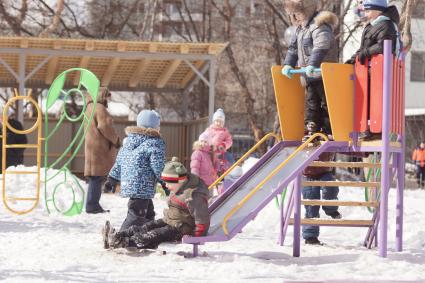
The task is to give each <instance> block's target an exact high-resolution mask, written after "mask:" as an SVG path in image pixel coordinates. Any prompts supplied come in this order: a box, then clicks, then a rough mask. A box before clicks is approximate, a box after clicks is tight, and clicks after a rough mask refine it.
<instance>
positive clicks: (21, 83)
mask: <svg viewBox="0 0 425 283" xmlns="http://www.w3.org/2000/svg"><path fill="white" fill-rule="evenodd" d="M25 60H26V56H25V53H24V52H22V51H21V52H20V53H19V82H18V83H19V95H21V96H24V95H25ZM16 108H17V109H16V112H17V113H16V114H17V115H16V118H17V119H18V121H20V122H21V123H24V103H23V100H22V99H19V100H18V101H17V104H16Z"/></svg>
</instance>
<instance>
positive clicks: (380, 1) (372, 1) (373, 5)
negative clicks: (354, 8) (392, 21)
mask: <svg viewBox="0 0 425 283" xmlns="http://www.w3.org/2000/svg"><path fill="white" fill-rule="evenodd" d="M363 7H364V9H365V10H377V11H382V12H385V11H386V10H387V8H388V3H387V0H364V1H363Z"/></svg>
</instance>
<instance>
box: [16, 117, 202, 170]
mask: <svg viewBox="0 0 425 283" xmlns="http://www.w3.org/2000/svg"><path fill="white" fill-rule="evenodd" d="M57 122H58V120H57V119H49V128H53V127H54V126H55V125H56V123H57ZM34 123H35V119H31V118H27V119H26V120H25V122H24V128H25V129H28V128H30V127H31V126H32V125H33V124H34ZM132 125H135V122H134V121H122V120H121V121H120V120H117V121H114V127H115V129H116V131H117V133H118V134H119V136H120V137H121V140H123V138H124V137H125V132H124V129H125V128H126V127H127V126H132ZM79 126H80V125H79V124H75V123H70V122H64V123H63V125H62V127H61V128H60V129H59V130H58V132H57V133H56V134H55V135H54V138H53V139H51V140H50V141H49V155H48V159H49V164H51V163H52V162H54V161H55V160H56V159H57V158H58V157H59V156H60V155H61V154H62V152H63V151H64V150H65V149H66V148H67V147H68V145H69V144H70V142H71V139H72V137H74V135H75V134H76V132H77V130H78V128H79ZM207 126H208V118H202V119H199V120H194V121H190V122H161V135H162V136H163V138H164V140H165V142H166V147H167V151H166V158H167V160H170V159H171V157H173V156H177V157H179V159H180V160H181V161H182V162H183V163H184V164H185V165H186V166H188V165H189V162H190V155H191V153H192V144H193V142H194V141H195V140H196V139H197V138H198V136H199V134H200V133H201V132H202V131H204V129H206V127H207ZM43 136H44V125H43ZM28 143H35V134H34V133H31V134H29V135H28ZM42 152H44V145H43V149H42ZM24 156H25V159H24V164H25V165H26V166H33V165H35V164H36V151H35V150H34V149H26V150H25V153H24ZM42 160H43V161H44V157H43V158H42ZM43 166H44V163H42V167H43ZM69 168H70V170H71V171H72V172H74V173H76V174H82V173H83V172H84V144H83V145H82V146H81V149H80V151H79V152H78V153H77V155H76V157H75V158H74V160H73V161H72V162H71V164H70V166H69Z"/></svg>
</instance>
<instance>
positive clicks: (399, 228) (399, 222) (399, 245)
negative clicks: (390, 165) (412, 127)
mask: <svg viewBox="0 0 425 283" xmlns="http://www.w3.org/2000/svg"><path fill="white" fill-rule="evenodd" d="M404 59H405V57H404V54H402V59H401V61H402V62H403V63H404ZM404 76H405V74H404V73H402V74H401V81H402V85H403V88H402V90H401V105H400V107H401V109H402V111H401V115H402V116H401V125H400V126H401V127H400V128H401V133H400V135H401V138H400V142H401V152H400V153H399V154H398V157H399V158H398V164H397V165H398V166H397V196H396V247H395V249H396V251H398V252H401V251H402V250H403V211H404V207H403V204H404V201H403V200H404V195H403V194H404V185H405V184H404V182H405V176H404V175H405V171H404V164H405V159H406V147H405V144H406V135H405V134H404V127H405V116H404V106H405V99H406V98H405V94H404V80H405V77H404Z"/></svg>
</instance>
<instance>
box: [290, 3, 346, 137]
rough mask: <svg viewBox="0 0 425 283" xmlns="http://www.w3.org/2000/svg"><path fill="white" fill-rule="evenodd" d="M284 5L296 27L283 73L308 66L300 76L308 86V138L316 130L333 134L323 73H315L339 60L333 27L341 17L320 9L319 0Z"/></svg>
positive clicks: (306, 128) (306, 125)
mask: <svg viewBox="0 0 425 283" xmlns="http://www.w3.org/2000/svg"><path fill="white" fill-rule="evenodd" d="M285 8H286V9H287V11H288V12H289V13H290V15H291V19H292V21H293V22H294V23H295V24H296V26H297V29H296V32H295V33H294V34H293V36H292V39H291V43H290V46H289V48H288V52H287V54H286V58H285V61H284V63H283V64H284V67H283V69H282V74H283V75H285V76H286V77H288V78H292V74H291V73H290V70H292V69H293V68H294V67H295V66H299V67H305V69H306V74H305V76H303V77H302V78H301V80H302V84H303V85H304V86H305V88H306V104H305V108H306V109H305V117H304V125H305V134H306V137H304V139H306V138H308V137H309V136H310V135H312V134H314V133H316V132H320V131H322V132H324V133H326V134H329V135H331V134H332V132H331V126H330V121H329V114H328V106H327V103H326V97H325V90H324V86H323V81H322V77H321V75H320V74H315V73H314V69H315V68H320V65H321V64H322V63H323V62H337V60H338V50H337V46H336V42H335V36H334V34H333V29H334V28H335V27H336V25H337V23H338V17H337V16H336V15H335V14H333V13H331V12H327V11H322V12H318V11H317V8H318V1H317V0H287V1H285Z"/></svg>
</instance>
